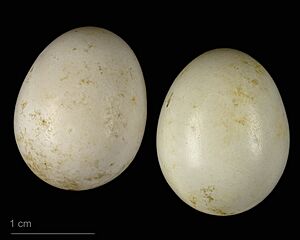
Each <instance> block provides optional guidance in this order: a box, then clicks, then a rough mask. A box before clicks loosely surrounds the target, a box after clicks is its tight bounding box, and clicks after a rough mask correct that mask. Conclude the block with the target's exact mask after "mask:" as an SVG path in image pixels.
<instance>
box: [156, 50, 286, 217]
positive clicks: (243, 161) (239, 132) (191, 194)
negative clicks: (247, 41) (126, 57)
mask: <svg viewBox="0 0 300 240" xmlns="http://www.w3.org/2000/svg"><path fill="white" fill-rule="evenodd" d="M288 151H289V127H288V121H287V117H286V113H285V109H284V105H283V103H282V100H281V97H280V94H279V92H278V90H277V88H276V85H275V83H274V82H273V80H272V78H271V76H270V75H269V74H268V72H267V71H266V70H265V69H264V68H263V67H262V66H261V65H260V64H259V63H258V62H257V61H256V60H254V59H253V58H252V57H250V56H249V55H247V54H245V53H242V52H240V51H237V50H233V49H216V50H212V51H208V52H206V53H204V54H202V55H200V56H199V57H197V58H196V59H195V60H193V61H192V62H191V63H190V64H189V65H188V66H186V67H185V68H184V69H183V71H182V72H181V73H180V74H179V76H178V77H177V78H176V79H175V81H174V83H173V85H172V86H171V88H170V90H169V92H168V94H167V96H166V99H165V101H164V104H163V107H162V110H161V113H160V117H159V123H158V129H157V152H158V158H159V163H160V167H161V170H162V172H163V174H164V176H165V178H166V180H167V182H168V183H169V185H170V186H171V188H172V189H173V190H174V191H175V193H176V194H177V195H178V196H179V197H180V198H181V199H182V200H183V201H184V202H185V203H187V204H188V205H190V206H192V207H193V208H195V209H197V210H199V211H201V212H205V213H208V214H213V215H233V214H237V213H241V212H244V211H246V210H248V209H250V208H252V207H254V206H255V205H257V204H258V203H259V202H261V201H262V200H263V199H264V198H265V197H266V196H267V195H268V194H269V193H270V192H271V191H272V190H273V188H274V187H275V185H276V183H277V182H278V180H279V178H280V177H281V175H282V173H283V170H284V168H285V165H286V161H287V157H288Z"/></svg>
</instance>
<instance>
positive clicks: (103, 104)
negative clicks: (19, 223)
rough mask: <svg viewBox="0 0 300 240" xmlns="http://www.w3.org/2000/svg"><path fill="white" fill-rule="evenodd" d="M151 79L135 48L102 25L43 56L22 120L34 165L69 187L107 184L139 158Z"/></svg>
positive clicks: (23, 148) (58, 42)
mask: <svg viewBox="0 0 300 240" xmlns="http://www.w3.org/2000/svg"><path fill="white" fill-rule="evenodd" d="M146 105H147V103H146V89H145V83H144V78H143V74H142V71H141V68H140V65H139V63H138V60H137V58H136V56H135V55H134V53H133V51H132V50H131V49H130V47H129V46H128V45H127V44H126V43H125V42H124V41H123V40H122V39H121V38H120V37H118V36H117V35H115V34H114V33H112V32H110V31H108V30H105V29H101V28H96V27H83V28H77V29H74V30H71V31H69V32H67V33H65V34H63V35H61V36H60V37H58V38H57V39H55V40H54V41H53V42H52V43H51V44H50V45H49V46H47V47H46V48H45V49H44V51H43V52H42V53H41V54H40V55H39V56H38V58H37V59H36V61H35V62H34V64H33V65H32V67H31V69H30V71H29V73H28V74H27V76H26V78H25V80H24V82H23V85H22V87H21V90H20V93H19V96H18V99H17V103H16V108H15V116H14V131H15V137H16V141H17V145H18V148H19V150H20V152H21V154H22V157H23V159H24V160H25V162H26V164H27V165H28V166H29V168H30V169H31V170H32V171H33V172H34V173H35V174H36V175H37V176H38V177H39V178H41V179H42V180H44V181H45V182H47V183H49V184H51V185H53V186H55V187H58V188H62V189H70V190H85V189H91V188H95V187H98V186H101V185H103V184H105V183H107V182H109V181H111V180H112V179H114V178H115V177H117V176H118V175H119V174H120V173H121V172H122V171H123V170H124V169H126V168H127V167H128V165H129V164H130V163H131V161H132V160H133V159H134V157H135V155H136V153H137V151H138V149H139V146H140V144H141V141H142V137H143V134H144V128H145V124H146V111H147V106H146Z"/></svg>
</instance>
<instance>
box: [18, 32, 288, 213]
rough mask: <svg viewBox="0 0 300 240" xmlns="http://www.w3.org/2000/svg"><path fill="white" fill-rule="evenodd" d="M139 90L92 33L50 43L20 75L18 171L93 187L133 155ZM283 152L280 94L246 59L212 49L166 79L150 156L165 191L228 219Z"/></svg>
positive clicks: (139, 125) (257, 194)
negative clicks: (21, 168) (154, 148)
mask: <svg viewBox="0 0 300 240" xmlns="http://www.w3.org/2000/svg"><path fill="white" fill-rule="evenodd" d="M146 115H147V100H146V88H145V83H144V79H143V74H142V70H141V67H140V65H139V62H138V60H137V58H136V56H135V55H134V53H133V51H132V50H131V49H130V47H129V46H128V45H127V44H126V43H125V42H124V41H123V40H122V39H121V38H120V37H118V36H117V35H115V34H113V33H112V32H110V31H108V30H105V29H101V28H95V27H83V28H77V29H74V30H71V31H69V32H67V33H65V34H63V35H61V36H60V37H58V38H57V39H55V40H54V41H53V42H52V43H51V44H50V45H49V46H47V47H46V48H45V49H44V51H43V52H42V53H41V54H40V55H39V56H38V58H37V59H36V61H35V62H34V64H33V65H32V67H31V69H30V71H29V72H28V74H27V76H26V78H25V80H24V82H23V84H22V87H21V90H20V92H19V96H18V99H17V103H16V108H15V116H14V131H15V137H16V142H17V145H18V148H19V150H20V152H21V155H22V157H23V159H24V160H25V162H26V164H27V165H28V167H29V168H30V169H31V170H32V171H33V172H34V174H35V175H37V176H38V177H39V178H40V179H42V180H43V181H45V182H47V183H49V184H50V185H52V186H55V187H58V188H61V189H68V190H86V189H91V188H95V187H99V186H101V185H103V184H105V183H107V182H109V181H111V180H113V179H114V178H116V177H117V176H118V175H119V174H121V173H122V172H123V171H124V170H125V169H126V168H127V167H128V165H129V164H130V163H131V162H132V160H133V159H134V157H135V155H136V153H137V151H138V149H139V146H140V144H141V141H142V138H143V134H144V129H145V125H146ZM288 150H289V128H288V121H287V117H286V113H285V109H284V106H283V103H282V100H281V97H280V94H279V92H278V90H277V88H276V86H275V84H274V82H273V80H272V78H271V77H270V75H269V74H268V73H267V71H266V70H265V69H264V68H263V67H262V66H261V65H260V64H259V63H258V62H257V61H256V60H254V59H253V58H251V57H250V56H249V55H247V54H245V53H242V52H239V51H237V50H232V49H216V50H212V51H209V52H206V53H204V54H202V55H200V56H199V57H198V58H196V59H195V60H193V61H192V62H191V63H190V64H189V65H188V66H187V67H186V68H184V69H183V71H182V72H181V73H180V74H179V75H178V77H177V78H176V79H175V81H174V83H173V85H172V86H171V88H170V90H169V92H168V94H167V96H166V99H165V101H164V104H163V106H162V109H161V113H160V117H159V123H158V129H157V153H158V158H159V163H160V167H161V170H162V172H163V174H164V176H165V178H166V180H167V182H168V183H169V185H170V186H171V188H172V189H173V190H174V191H175V193H176V194H177V195H178V196H179V197H180V198H181V199H182V200H183V201H184V202H186V203H187V204H189V205H190V206H192V207H194V208H195V209H197V210H199V211H202V212H205V213H209V214H214V215H232V214H237V213H240V212H243V211H246V210H248V209H250V208H252V207H253V206H255V205H256V204H258V203H259V202H261V201H262V200H263V199H264V198H265V197H266V196H267V195H268V194H269V193H270V192H271V191H272V189H273V188H274V187H275V185H276V183H277V182H278V180H279V178H280V176H281V175H282V172H283V170H284V167H285V164H286V161H287V156H288Z"/></svg>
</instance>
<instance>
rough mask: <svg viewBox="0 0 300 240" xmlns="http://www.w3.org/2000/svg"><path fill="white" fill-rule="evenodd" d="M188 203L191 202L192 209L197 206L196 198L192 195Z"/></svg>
mask: <svg viewBox="0 0 300 240" xmlns="http://www.w3.org/2000/svg"><path fill="white" fill-rule="evenodd" d="M189 201H190V202H191V204H192V205H193V206H194V207H196V206H197V198H196V197H195V196H194V195H192V196H191V197H190V199H189Z"/></svg>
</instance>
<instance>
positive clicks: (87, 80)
mask: <svg viewBox="0 0 300 240" xmlns="http://www.w3.org/2000/svg"><path fill="white" fill-rule="evenodd" d="M92 83H94V82H93V81H91V80H89V79H81V80H80V82H79V84H80V85H90V84H92Z"/></svg>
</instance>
